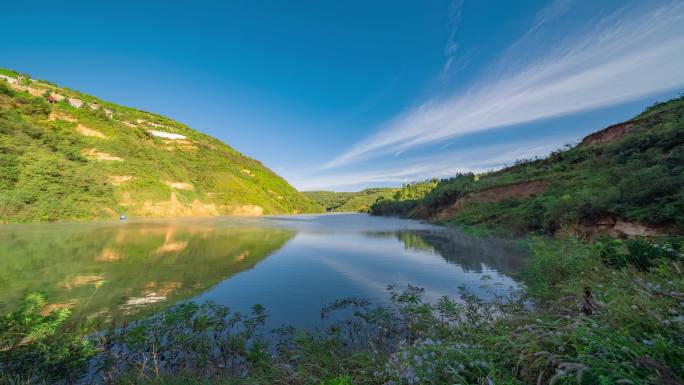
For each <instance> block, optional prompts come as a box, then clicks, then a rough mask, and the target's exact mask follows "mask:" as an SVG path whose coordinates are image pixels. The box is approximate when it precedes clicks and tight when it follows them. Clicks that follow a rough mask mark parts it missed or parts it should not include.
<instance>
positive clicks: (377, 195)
mask: <svg viewBox="0 0 684 385" xmlns="http://www.w3.org/2000/svg"><path fill="white" fill-rule="evenodd" d="M398 190H399V189H396V188H369V189H365V190H362V191H357V192H337V191H304V192H303V193H304V195H306V196H307V197H308V198H309V199H311V200H312V201H313V202H315V203H317V204H318V205H320V206H322V207H323V208H325V210H326V211H328V212H368V210H369V209H370V206H371V205H372V204H373V203H375V201H377V200H378V199H388V198H392V197H393V196H394V194H395V193H396V192H397V191H398Z"/></svg>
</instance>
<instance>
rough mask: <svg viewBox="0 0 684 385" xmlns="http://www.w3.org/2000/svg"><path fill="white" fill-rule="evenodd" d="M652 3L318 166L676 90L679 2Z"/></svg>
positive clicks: (421, 110) (682, 79)
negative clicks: (654, 5)
mask: <svg viewBox="0 0 684 385" xmlns="http://www.w3.org/2000/svg"><path fill="white" fill-rule="evenodd" d="M556 4H557V5H556V7H557V8H552V9H551V11H549V12H550V14H549V15H546V18H544V15H542V18H541V19H538V20H537V22H536V23H535V24H534V25H533V27H532V28H534V29H535V31H536V30H540V29H541V25H539V23H540V20H542V21H543V22H541V24H546V21H544V20H547V19H548V18H549V17H551V18H555V17H558V16H559V13H565V12H567V4H568V3H567V2H563V1H559V2H557V3H556ZM659 4H660V5H659V6H658V7H656V8H652V9H648V10H643V9H640V10H638V11H639V12H635V11H633V12H624V11H622V12H616V13H614V14H612V15H610V16H607V17H604V18H603V19H601V20H599V21H598V22H596V23H594V25H593V27H592V28H587V29H584V30H583V33H582V34H581V35H580V36H579V37H576V38H574V39H567V40H564V41H563V42H557V44H556V47H555V48H553V49H552V50H551V51H549V52H548V53H546V54H545V55H541V58H539V59H535V60H531V61H528V62H527V64H526V65H524V66H517V67H518V68H516V69H509V70H507V71H500V72H499V74H498V75H496V76H484V77H482V78H481V79H480V80H479V81H477V82H476V83H475V84H474V85H473V86H472V87H471V88H469V89H467V90H466V91H465V92H461V93H459V94H457V95H452V96H451V97H447V98H435V99H432V100H428V101H427V102H425V103H423V104H422V105H419V106H418V107H416V108H413V109H411V110H409V111H407V112H405V113H403V114H401V115H400V116H398V117H397V118H396V119H393V120H392V121H390V122H388V123H387V124H386V125H384V126H383V128H381V129H380V131H379V132H378V133H376V134H375V135H372V136H370V137H368V138H367V139H366V140H363V141H361V142H360V143H358V144H357V145H356V146H354V147H352V148H351V149H350V150H348V151H346V152H344V153H342V154H341V155H339V156H337V157H336V158H334V159H333V160H331V161H330V162H328V163H327V164H325V165H324V166H323V168H324V169H325V168H334V167H338V166H342V165H345V164H350V163H354V162H357V161H359V160H363V159H367V158H372V157H377V156H380V155H386V154H392V153H396V152H398V151H404V150H408V149H411V148H415V147H419V146H423V145H427V144H433V143H436V142H440V141H443V140H446V139H450V138H454V137H458V136H462V135H466V134H470V133H475V132H479V131H483V130H488V129H493V128H497V127H505V126H511V125H516V124H521V123H527V122H532V121H537V120H541V119H548V118H553V117H559V116H564V115H569V114H572V113H577V112H581V111H588V110H592V109H597V108H601V107H607V106H611V105H616V104H619V103H623V102H627V101H630V100H635V99H638V98H640V97H645V96H647V95H651V94H654V93H657V92H663V91H666V90H670V89H673V88H675V87H678V86H682V85H684V2H681V1H672V2H667V3H663V2H659ZM552 11H553V12H552ZM532 32H534V31H532ZM523 46H524V44H523ZM517 48H520V47H517ZM509 54H510V52H509ZM505 61H506V59H505V58H502V63H501V64H502V65H501V66H500V67H502V68H505V67H506V65H505V64H506V63H505Z"/></svg>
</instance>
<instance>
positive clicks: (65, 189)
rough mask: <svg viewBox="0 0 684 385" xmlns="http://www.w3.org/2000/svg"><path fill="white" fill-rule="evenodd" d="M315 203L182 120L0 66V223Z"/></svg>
mask: <svg viewBox="0 0 684 385" xmlns="http://www.w3.org/2000/svg"><path fill="white" fill-rule="evenodd" d="M318 211H321V209H320V207H319V206H317V205H316V204H315V203H312V202H311V201H310V200H309V199H308V198H306V197H305V196H304V195H303V194H301V193H299V192H298V191H296V190H295V189H294V188H293V187H292V186H290V185H289V184H288V183H287V182H286V181H285V180H283V179H282V178H281V177H279V176H278V175H276V174H275V173H273V172H272V171H271V170H269V169H268V168H266V167H265V166H264V165H262V164H261V163H260V162H258V161H256V160H254V159H251V158H248V157H246V156H244V155H242V154H241V153H240V152H238V151H236V150H234V149H232V148H230V147H229V146H227V145H226V144H224V143H222V142H221V141H219V140H217V139H214V138H212V137H210V136H208V135H204V134H202V133H200V132H197V131H194V130H192V129H191V128H190V127H187V126H185V125H184V124H182V123H178V122H176V121H173V120H171V119H168V118H165V117H163V116H160V115H156V114H153V113H149V112H144V111H140V110H136V109H133V108H128V107H124V106H119V105H116V104H113V103H108V102H105V101H102V100H99V99H97V98H96V97H93V96H89V95H84V94H82V93H80V92H77V91H73V90H70V89H67V88H61V87H57V86H56V85H54V84H52V83H49V82H46V81H36V80H33V79H30V78H29V77H28V76H27V75H24V76H22V75H20V74H19V73H17V72H14V71H11V70H5V69H3V70H0V222H24V221H55V220H82V219H95V218H112V217H116V216H118V214H119V213H125V214H126V215H128V216H131V217H136V216H141V217H142V216H144V217H170V216H210V215H223V214H236V215H261V214H281V213H302V212H318Z"/></svg>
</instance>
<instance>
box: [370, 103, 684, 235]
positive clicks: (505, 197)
mask: <svg viewBox="0 0 684 385" xmlns="http://www.w3.org/2000/svg"><path fill="white" fill-rule="evenodd" d="M371 211H372V213H374V214H378V215H383V214H391V215H402V216H408V217H413V218H426V219H432V220H435V221H446V222H454V223H458V224H461V225H478V226H485V227H497V228H500V227H504V228H508V229H511V230H513V231H515V232H520V233H522V232H528V231H536V232H544V233H556V232H559V231H561V232H571V233H577V234H580V235H582V236H586V237H593V236H595V235H597V234H608V235H613V236H621V235H653V234H659V233H668V232H677V233H682V232H684V97H682V98H678V99H673V100H671V101H668V102H665V103H660V104H657V105H654V106H652V107H650V108H648V109H647V110H646V111H645V112H643V113H642V114H640V115H638V116H637V117H635V118H634V119H631V120H630V121H628V122H625V123H622V124H618V125H615V126H611V127H608V128H606V129H604V130H601V131H598V132H596V133H594V134H592V135H589V136H587V137H586V138H585V139H584V140H583V141H582V142H581V143H580V144H578V145H577V146H575V147H573V148H570V149H566V150H563V151H556V152H554V153H552V154H551V155H550V156H549V157H547V158H544V159H534V160H526V161H519V162H517V164H516V165H515V166H512V167H509V168H506V169H502V170H499V171H496V172H491V173H487V174H483V175H473V174H465V175H458V176H456V177H454V178H451V179H446V180H442V181H440V182H439V184H437V186H436V187H435V188H434V189H433V190H432V191H431V192H430V193H428V194H427V195H426V196H425V197H424V198H422V199H404V200H401V199H398V200H386V201H380V202H378V203H376V204H375V205H373V207H372V208H371Z"/></svg>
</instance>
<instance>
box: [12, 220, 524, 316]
mask: <svg viewBox="0 0 684 385" xmlns="http://www.w3.org/2000/svg"><path fill="white" fill-rule="evenodd" d="M522 257H523V253H522V251H521V250H520V249H518V248H517V247H516V245H515V243H514V242H512V241H507V240H496V239H485V238H475V237H469V236H465V235H462V234H460V233H458V232H457V231H455V230H454V229H447V228H442V227H437V226H432V225H427V224H424V223H420V222H417V221H411V220H403V219H396V218H384V217H371V216H368V215H364V214H337V215H301V216H287V217H264V218H229V217H219V218H212V219H206V218H203V219H164V220H129V221H126V222H121V223H119V222H91V223H57V224H36V225H33V224H31V225H1V226H0V313H6V312H8V311H11V310H13V309H14V308H16V306H17V304H18V303H19V301H20V300H21V298H22V297H23V296H24V295H26V293H28V292H30V291H40V292H43V293H44V294H45V295H46V296H47V298H48V301H49V303H50V304H51V305H50V306H51V307H53V308H54V307H69V308H71V309H72V311H73V314H74V316H75V317H76V318H83V317H91V316H95V317H99V318H101V319H103V320H107V319H114V320H116V321H121V320H123V319H132V318H133V319H134V318H140V317H144V316H146V315H149V314H151V313H153V312H155V311H158V310H159V309H162V308H164V307H167V306H170V305H172V304H174V303H178V302H180V301H186V300H197V301H204V300H211V301H215V302H217V303H220V304H223V305H227V306H229V307H230V308H231V309H232V310H240V311H246V310H248V309H249V308H250V307H251V306H252V305H253V304H256V303H259V304H262V305H264V306H265V307H266V309H267V311H268V314H269V323H268V324H269V325H271V326H280V325H282V324H293V325H296V326H303V327H307V326H315V325H317V324H318V322H319V315H320V309H321V307H323V306H324V305H326V304H327V303H329V302H331V301H333V300H336V299H340V298H345V297H364V298H367V299H369V300H371V301H374V302H380V303H385V302H387V301H388V297H389V296H388V292H387V286H388V285H396V286H397V287H398V288H401V287H405V286H406V285H407V284H412V285H416V286H420V287H423V288H425V294H426V298H428V299H437V298H438V297H440V296H442V295H457V294H458V288H459V286H461V285H465V286H467V287H468V288H470V289H472V290H473V291H474V292H475V293H476V294H478V295H480V296H482V297H484V298H488V297H491V296H493V293H499V294H505V293H506V292H507V291H509V290H511V289H513V288H515V286H516V284H515V281H513V280H512V279H511V278H510V274H511V273H514V272H516V271H517V270H518V269H519V268H520V264H521V261H522Z"/></svg>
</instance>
